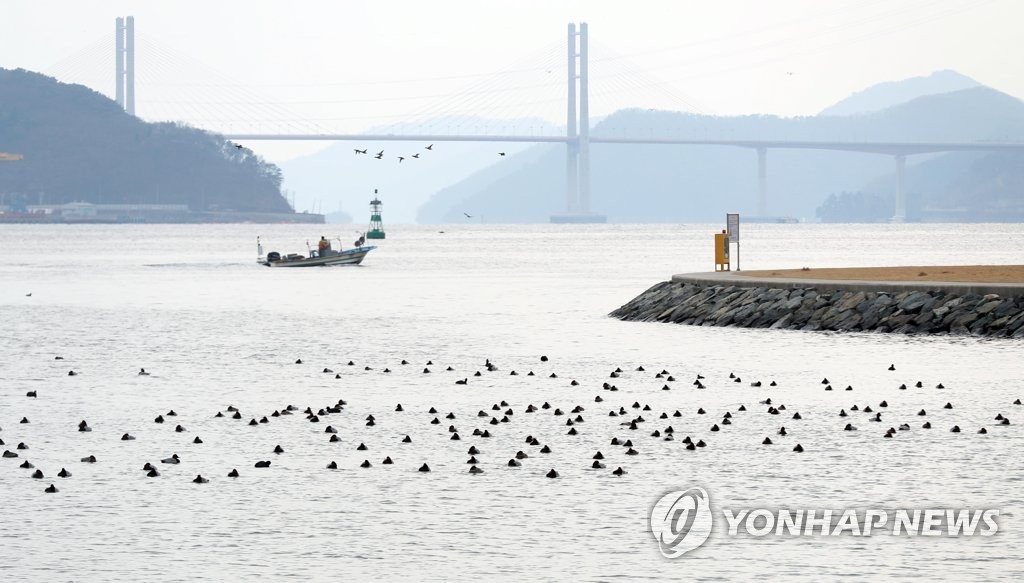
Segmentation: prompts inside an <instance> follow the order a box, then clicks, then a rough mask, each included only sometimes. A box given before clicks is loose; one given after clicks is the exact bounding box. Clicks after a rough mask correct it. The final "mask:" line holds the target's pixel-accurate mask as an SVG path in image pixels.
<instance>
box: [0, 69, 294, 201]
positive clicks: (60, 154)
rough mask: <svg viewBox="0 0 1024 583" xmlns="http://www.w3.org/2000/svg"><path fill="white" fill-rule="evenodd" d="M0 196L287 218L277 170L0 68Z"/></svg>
mask: <svg viewBox="0 0 1024 583" xmlns="http://www.w3.org/2000/svg"><path fill="white" fill-rule="evenodd" d="M0 151H4V152H10V153H18V154H21V155H23V156H24V158H23V159H22V160H20V161H18V162H4V163H0V193H2V194H4V195H5V197H6V198H7V200H8V201H10V200H12V199H21V200H22V201H27V202H28V203H29V204H40V203H43V204H60V203H66V202H74V201H82V202H90V203H95V204H115V203H117V204H187V205H188V206H189V207H190V209H191V210H193V211H205V210H234V211H247V212H284V213H287V212H291V208H290V207H289V205H288V203H287V201H286V200H285V199H284V197H283V196H282V195H281V180H282V176H281V171H280V169H278V167H277V166H275V165H273V164H270V163H268V162H266V161H264V160H263V159H262V158H260V157H259V156H257V155H255V154H254V153H253V152H252V151H250V150H248V149H246V148H243V147H238V146H236V145H235V144H232V143H230V142H228V141H227V140H225V139H224V138H223V137H221V136H219V135H216V134H211V133H209V132H206V131H202V130H199V129H195V128H191V127H187V126H183V125H179V124H173V123H147V122H145V121H143V120H141V119H139V118H137V117H134V116H132V115H129V114H127V113H125V112H124V111H123V110H122V109H121V108H120V107H118V106H117V104H116V103H114V102H113V101H111V100H110V99H108V98H107V97H105V96H103V95H101V94H99V93H97V92H95V91H93V90H91V89H89V88H87V87H83V86H81V85H69V84H64V83H60V82H58V81H57V80H55V79H53V78H50V77H46V76H44V75H41V74H38V73H33V72H31V71H25V70H23V69H18V70H7V69H0Z"/></svg>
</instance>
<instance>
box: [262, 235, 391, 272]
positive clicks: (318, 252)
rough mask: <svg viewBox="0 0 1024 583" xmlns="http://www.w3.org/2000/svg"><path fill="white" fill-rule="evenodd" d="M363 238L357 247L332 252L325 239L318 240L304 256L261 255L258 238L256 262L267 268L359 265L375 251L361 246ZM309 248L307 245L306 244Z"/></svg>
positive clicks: (272, 252)
mask: <svg viewBox="0 0 1024 583" xmlns="http://www.w3.org/2000/svg"><path fill="white" fill-rule="evenodd" d="M363 241H364V239H363V237H360V238H359V240H357V241H356V243H358V245H356V246H355V247H353V248H352V249H345V250H343V251H341V250H338V251H336V250H334V249H332V248H331V244H330V242H329V241H327V240H326V239H324V238H322V237H321V239H320V244H319V245H318V246H317V248H316V249H312V248H310V249H309V251H308V252H307V254H306V255H302V254H300V253H288V254H287V255H281V254H280V253H278V252H277V251H271V252H270V253H267V255H266V256H264V255H263V244H262V243H261V242H260V239H259V237H257V238H256V250H257V258H256V262H257V263H259V264H261V265H266V266H267V267H320V266H324V265H359V264H360V263H362V262H363V258H365V257H366V255H367V254H368V253H369V252H370V251H373V250H374V249H376V248H377V247H376V246H375V245H363ZM306 246H307V247H308V246H309V243H306Z"/></svg>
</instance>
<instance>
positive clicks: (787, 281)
mask: <svg viewBox="0 0 1024 583" xmlns="http://www.w3.org/2000/svg"><path fill="white" fill-rule="evenodd" d="M672 281H673V282H674V283H690V284H694V285H705V286H715V285H723V286H736V287H767V288H775V289H794V288H814V289H817V290H819V291H829V290H842V291H864V292H869V291H873V292H890V293H895V292H903V291H929V290H931V291H936V290H938V291H944V292H949V293H955V294H959V295H967V294H978V295H985V294H999V295H1000V296H1002V297H1008V296H1024V284H1022V283H984V282H956V281H867V280H860V279H814V278H803V277H799V278H797V277H789V278H787V277H776V276H772V277H764V276H746V275H743V272H742V271H711V272H705V273H682V274H677V275H673V276H672Z"/></svg>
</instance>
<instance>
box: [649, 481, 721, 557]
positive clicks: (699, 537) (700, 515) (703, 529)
mask: <svg viewBox="0 0 1024 583" xmlns="http://www.w3.org/2000/svg"><path fill="white" fill-rule="evenodd" d="M651 533H652V534H653V535H654V538H655V539H657V540H658V549H659V550H660V551H661V554H662V555H664V556H665V557H667V558H669V559H675V558H676V557H681V556H682V555H683V554H684V553H687V552H689V551H692V550H693V549H695V548H697V547H699V546H700V545H702V544H704V541H706V540H708V536H710V535H711V499H710V498H709V497H708V493H707V492H705V491H704V489H703V488H690V489H689V490H676V491H674V492H669V493H668V494H665V495H664V496H662V497H661V499H660V500H658V501H657V502H656V503H655V504H654V508H652V509H651Z"/></svg>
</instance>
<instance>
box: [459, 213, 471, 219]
mask: <svg viewBox="0 0 1024 583" xmlns="http://www.w3.org/2000/svg"><path fill="white" fill-rule="evenodd" d="M462 214H464V215H466V218H467V219H472V218H473V215H471V214H469V213H467V212H463V213H462Z"/></svg>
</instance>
